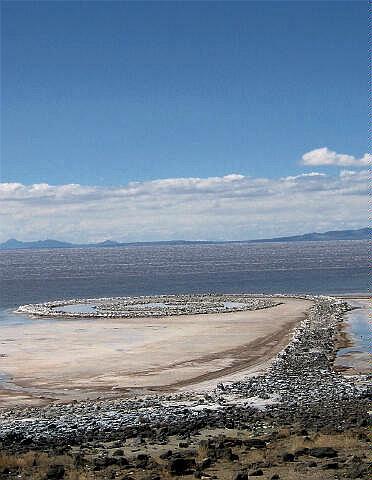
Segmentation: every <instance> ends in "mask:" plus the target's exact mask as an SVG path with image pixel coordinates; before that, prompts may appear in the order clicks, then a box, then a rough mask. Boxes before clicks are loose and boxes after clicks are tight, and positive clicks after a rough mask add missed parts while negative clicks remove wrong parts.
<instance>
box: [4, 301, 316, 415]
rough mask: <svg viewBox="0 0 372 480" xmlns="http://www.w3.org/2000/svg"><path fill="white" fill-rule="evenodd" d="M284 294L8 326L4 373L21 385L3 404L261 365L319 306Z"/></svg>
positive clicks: (203, 377) (175, 383)
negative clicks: (218, 308)
mask: <svg viewBox="0 0 372 480" xmlns="http://www.w3.org/2000/svg"><path fill="white" fill-rule="evenodd" d="M280 301H282V302H283V304H282V305H279V306H276V307H272V308H268V309H263V310H257V311H248V312H235V313H223V314H204V315H181V316H174V317H163V318H136V319H78V320H76V319H73V320H67V319H63V320H53V321H45V323H44V322H38V323H35V324H25V325H9V326H6V327H2V329H1V333H2V339H1V341H0V345H1V346H0V353H1V354H2V356H1V358H0V372H3V373H6V374H8V375H9V376H10V377H11V379H12V380H11V382H12V384H13V385H14V386H15V388H16V389H17V390H18V389H20V391H18V392H15V391H13V392H12V393H11V394H10V395H8V394H7V392H6V391H4V390H2V391H0V406H6V405H7V406H8V405H13V404H16V403H18V404H29V403H30V402H31V403H32V402H33V401H34V403H35V404H38V403H43V402H44V401H47V398H55V399H58V400H62V401H69V400H72V399H81V398H96V397H97V396H98V395H99V396H102V397H103V396H109V395H113V394H115V395H118V394H120V395H123V393H128V392H130V391H133V390H134V391H137V389H138V390H139V391H141V392H142V391H147V392H148V391H149V390H151V391H154V390H176V389H181V388H183V387H187V388H188V389H191V385H206V386H207V385H208V386H210V385H211V384H213V385H215V384H216V383H218V382H219V381H220V379H221V378H223V379H228V378H233V376H234V375H236V374H237V372H244V373H250V372H252V371H257V370H259V369H260V368H261V369H262V368H263V367H265V366H267V364H268V362H269V360H270V359H272V358H274V357H275V355H276V354H277V353H278V351H280V349H281V348H282V347H283V346H284V345H285V344H286V343H288V341H289V335H290V332H291V330H292V329H293V327H294V326H295V325H296V323H297V322H298V321H299V320H300V319H302V318H304V316H305V314H306V311H307V310H308V309H309V308H310V306H311V305H312V302H311V301H309V300H301V299H293V298H282V299H280ZM3 355H4V356H3ZM9 393H10V392H9ZM30 396H31V397H30Z"/></svg>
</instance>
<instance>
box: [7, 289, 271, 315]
mask: <svg viewBox="0 0 372 480" xmlns="http://www.w3.org/2000/svg"><path fill="white" fill-rule="evenodd" d="M279 304H280V302H278V301H275V300H273V299H270V298H266V297H260V296H257V295H255V296H252V295H243V294H241V295H218V294H205V295H155V296H141V297H111V298H88V299H78V298H76V299H72V300H56V301H52V302H45V303H36V304H29V305H22V306H20V307H18V309H17V310H16V312H18V313H26V314H28V315H35V316H38V317H40V316H41V317H43V316H48V317H84V318H86V317H92V318H97V317H98V318H115V317H116V318H118V317H120V318H133V317H145V316H146V317H164V316H169V315H197V314H206V313H229V312H238V311H248V310H259V309H262V308H270V307H274V306H275V305H279ZM71 306H73V307H74V308H73V309H68V308H65V307H71ZM87 306H88V307H89V309H87V308H86V307H87ZM79 307H80V308H81V310H79ZM89 310H90V311H89Z"/></svg>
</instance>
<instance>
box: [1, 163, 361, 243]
mask: <svg viewBox="0 0 372 480" xmlns="http://www.w3.org/2000/svg"><path fill="white" fill-rule="evenodd" d="M368 186H369V174H368V171H367V170H358V171H351V170H343V171H341V172H340V174H339V175H337V176H331V175H326V174H324V173H318V172H311V173H305V174H300V175H295V176H288V177H283V178H277V179H269V178H254V177H246V176H243V175H239V174H231V175H226V176H224V177H210V178H170V179H163V180H153V181H149V182H131V183H129V184H128V185H123V186H114V187H98V186H84V185H78V184H68V185H58V186H55V185H48V184H46V183H40V184H34V185H23V184H20V183H3V184H0V216H1V225H2V228H1V237H0V240H6V239H7V238H9V237H18V238H19V239H21V240H34V239H39V238H40V239H43V238H48V237H49V238H59V239H62V240H69V241H77V242H87V241H99V240H104V239H107V238H113V239H117V240H121V241H136V240H166V239H181V238H185V239H221V240H240V239H249V238H258V237H269V236H277V235H287V234H291V233H297V232H306V231H313V230H325V229H337V228H344V227H345V226H347V227H351V228H352V227H355V228H356V227H360V226H364V225H366V224H367V222H368Z"/></svg>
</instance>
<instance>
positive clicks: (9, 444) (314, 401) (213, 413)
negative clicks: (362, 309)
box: [0, 297, 370, 480]
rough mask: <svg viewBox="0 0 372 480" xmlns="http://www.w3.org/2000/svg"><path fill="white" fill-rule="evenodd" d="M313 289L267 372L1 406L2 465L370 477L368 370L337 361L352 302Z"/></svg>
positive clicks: (47, 474) (44, 470)
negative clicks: (204, 384)
mask: <svg viewBox="0 0 372 480" xmlns="http://www.w3.org/2000/svg"><path fill="white" fill-rule="evenodd" d="M312 299H313V300H314V306H313V307H312V309H311V311H310V312H309V314H308V317H307V318H306V319H305V320H304V321H303V322H302V323H301V324H300V325H299V326H298V327H297V328H296V330H295V332H294V334H293V338H292V340H291V342H290V343H289V345H288V346H287V347H286V348H285V349H284V350H283V351H282V352H281V353H280V354H279V355H278V357H277V358H276V360H275V361H274V362H273V364H272V365H271V367H270V368H269V369H268V371H267V372H266V373H265V374H264V375H260V376H256V377H249V378H246V379H244V380H242V381H239V382H235V383H230V384H221V385H219V386H218V387H217V388H216V389H215V390H213V391H211V392H207V393H204V394H197V395H196V394H176V395H153V396H146V397H134V398H131V399H125V400H124V399H123V400H106V401H105V400H102V401H95V402H79V403H75V404H68V405H61V404H54V405H51V406H48V407H44V408H26V409H22V410H19V409H9V410H4V411H2V412H1V413H0V422H1V424H0V441H1V444H2V449H3V456H2V460H1V459H0V472H1V471H2V472H3V473H2V474H1V475H3V476H5V477H4V478H9V476H10V477H12V476H14V477H18V478H50V479H53V478H54V479H58V478H71V479H73V478H76V479H78V478H81V479H85V478H122V479H128V480H129V479H130V478H134V479H136V478H139V479H153V480H155V479H156V478H158V479H162V478H170V477H175V478H177V477H182V478H187V477H189V478H192V477H194V478H221V479H227V478H229V479H233V478H234V479H235V480H239V479H240V480H244V479H247V478H255V477H256V476H258V477H259V476H260V477H262V478H264V479H266V478H271V479H275V478H287V479H292V478H293V479H295V478H296V479H297V478H298V479H301V478H310V477H311V478H314V479H328V478H368V467H367V463H368V462H367V457H366V453H365V451H366V450H367V446H368V435H367V432H366V429H367V427H368V423H369V413H368V411H369V409H370V391H369V387H368V380H369V379H368V378H367V377H366V376H359V377H344V376H343V375H341V374H340V373H337V372H335V371H334V369H333V361H334V358H335V354H336V350H337V340H338V338H339V336H340V324H341V322H342V315H343V313H344V312H345V311H347V310H348V309H349V307H348V305H347V304H346V303H345V302H341V301H337V300H335V299H332V298H330V297H314V298H312ZM15 454H16V455H17V457H16V458H18V459H21V460H22V459H23V460H22V461H21V460H19V461H18V460H17V461H18V463H17V462H16V461H15V460H14V459H15V457H14V455H15ZM19 475H20V477H19Z"/></svg>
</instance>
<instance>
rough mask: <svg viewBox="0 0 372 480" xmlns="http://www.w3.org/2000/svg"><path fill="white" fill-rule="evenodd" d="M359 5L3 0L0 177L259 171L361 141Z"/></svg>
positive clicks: (284, 170) (363, 11)
mask: <svg viewBox="0 0 372 480" xmlns="http://www.w3.org/2000/svg"><path fill="white" fill-rule="evenodd" d="M367 8H368V5H367V4H366V2H173V3H172V2H164V3H163V2H148V3H142V2H63V1H62V2H6V1H5V2H3V3H2V32H3V33H2V162H1V163H2V181H3V182H22V183H25V184H30V183H37V182H47V183H50V184H65V183H80V184H84V185H89V184H94V185H114V184H118V183H119V184H125V183H127V182H129V181H133V180H136V181H144V180H149V179H158V178H169V177H171V178H174V177H208V176H222V175H225V174H229V173H232V172H235V173H240V174H243V175H253V176H265V177H275V176H281V175H288V174H296V173H300V172H302V171H303V167H301V166H300V165H298V162H299V160H300V158H301V156H302V154H304V153H305V152H307V151H309V150H312V149H315V148H318V147H323V146H327V147H329V148H331V149H333V150H336V151H340V152H345V153H349V154H352V155H356V156H361V155H362V154H363V153H364V152H365V151H367V138H368V136H367V114H368V103H367V95H368V57H367V56H368V51H367V21H368V15H367Z"/></svg>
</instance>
